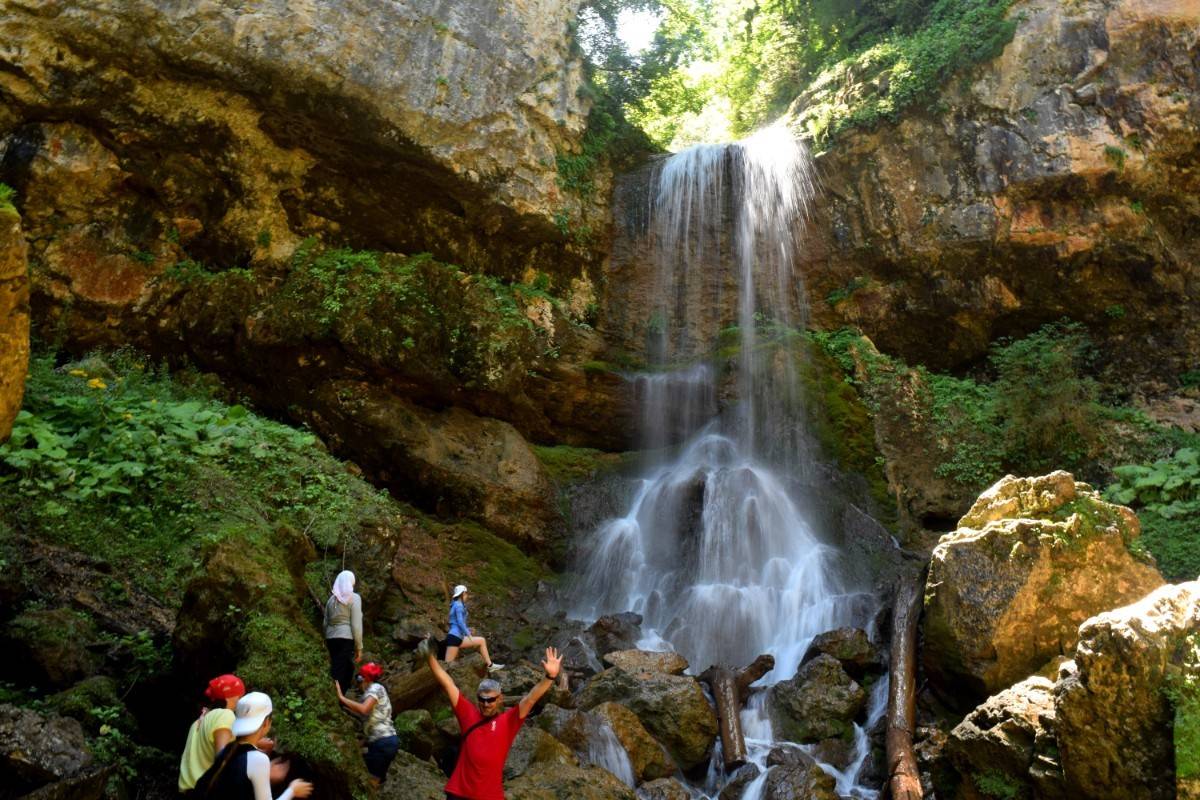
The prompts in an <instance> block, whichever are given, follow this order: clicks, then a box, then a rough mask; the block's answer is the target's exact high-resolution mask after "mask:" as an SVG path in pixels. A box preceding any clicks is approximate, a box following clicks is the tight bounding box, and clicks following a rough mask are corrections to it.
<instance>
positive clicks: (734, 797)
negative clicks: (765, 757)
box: [717, 764, 762, 800]
mask: <svg viewBox="0 0 1200 800" xmlns="http://www.w3.org/2000/svg"><path fill="white" fill-rule="evenodd" d="M761 774H762V770H761V769H759V768H758V765H757V764H744V765H742V766H740V767H738V768H737V770H736V771H735V772H734V773H733V776H732V777H731V778H730V779H729V780H728V781H726V782H725V785H724V786H722V787H721V793H720V794H719V795H717V798H718V800H741V797H742V794H743V793H745V791H746V787H747V786H749V785H750V784H751V783H753V782H754V779H755V778H757V777H758V776H759V775H761Z"/></svg>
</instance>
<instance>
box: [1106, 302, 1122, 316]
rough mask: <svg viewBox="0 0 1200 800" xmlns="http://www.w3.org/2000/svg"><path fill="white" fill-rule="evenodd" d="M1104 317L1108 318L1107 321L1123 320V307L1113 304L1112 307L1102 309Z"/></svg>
mask: <svg viewBox="0 0 1200 800" xmlns="http://www.w3.org/2000/svg"><path fill="white" fill-rule="evenodd" d="M1104 316H1106V317H1108V318H1109V319H1123V318H1124V317H1125V306H1123V305H1121V304H1120V303H1114V304H1113V305H1111V306H1109V307H1108V308H1106V309H1104Z"/></svg>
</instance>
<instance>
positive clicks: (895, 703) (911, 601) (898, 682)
mask: <svg viewBox="0 0 1200 800" xmlns="http://www.w3.org/2000/svg"><path fill="white" fill-rule="evenodd" d="M922 584H923V581H922V573H921V572H920V571H919V570H914V571H913V572H911V573H910V574H908V575H906V576H904V577H902V578H901V579H900V582H899V585H898V586H897V587H896V607H895V608H894V609H893V610H892V657H891V679H890V680H891V683H890V685H889V687H888V711H887V735H886V744H887V763H888V776H889V777H888V786H889V788H890V789H891V796H892V800H923V797H924V795H923V793H922V791H921V775H920V772H919V771H918V769H917V757H916V754H915V753H914V752H913V729H914V728H915V726H916V716H917V622H918V620H919V619H920V617H921V588H922Z"/></svg>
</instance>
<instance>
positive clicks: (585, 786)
mask: <svg viewBox="0 0 1200 800" xmlns="http://www.w3.org/2000/svg"><path fill="white" fill-rule="evenodd" d="M504 795H505V797H506V798H508V800H636V796H635V795H634V793H633V789H630V788H629V787H628V786H626V785H625V784H624V783H622V782H621V781H620V780H619V779H617V777H616V776H615V775H613V774H612V773H611V772H609V771H608V770H605V769H601V768H600V767H596V766H592V765H586V766H572V765H568V764H539V765H537V766H536V767H534V768H532V769H530V770H529V771H528V772H526V773H525V774H524V775H522V776H521V777H519V778H517V779H516V780H514V781H511V782H509V783H506V784H505V787H504Z"/></svg>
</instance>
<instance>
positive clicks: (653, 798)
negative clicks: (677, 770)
mask: <svg viewBox="0 0 1200 800" xmlns="http://www.w3.org/2000/svg"><path fill="white" fill-rule="evenodd" d="M691 796H692V794H691V792H689V791H688V790H687V789H686V788H684V785H683V784H682V783H680V782H679V781H677V780H675V779H674V778H659V779H658V780H653V781H647V782H645V783H643V784H642V785H641V786H639V787H638V788H637V797H638V800H691Z"/></svg>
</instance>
